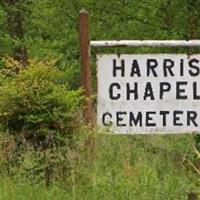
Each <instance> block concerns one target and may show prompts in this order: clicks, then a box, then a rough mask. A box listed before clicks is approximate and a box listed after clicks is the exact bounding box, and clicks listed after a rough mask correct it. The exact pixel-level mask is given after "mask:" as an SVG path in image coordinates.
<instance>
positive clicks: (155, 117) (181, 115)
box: [97, 54, 200, 134]
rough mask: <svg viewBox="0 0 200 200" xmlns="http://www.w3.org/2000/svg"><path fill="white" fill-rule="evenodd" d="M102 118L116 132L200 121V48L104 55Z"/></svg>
mask: <svg viewBox="0 0 200 200" xmlns="http://www.w3.org/2000/svg"><path fill="white" fill-rule="evenodd" d="M97 67H98V69H97V70H98V74H97V78H98V105H97V122H98V125H100V126H111V127H112V130H113V131H114V132H115V133H136V134H137V133H145V134H148V133H187V132H196V131H199V126H200V54H196V55H190V56H188V55H186V54H143V55H137V54H136V55H131V54H130V55H129V54H122V55H114V54H109V55H98V56H97Z"/></svg>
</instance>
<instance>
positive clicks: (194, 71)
mask: <svg viewBox="0 0 200 200" xmlns="http://www.w3.org/2000/svg"><path fill="white" fill-rule="evenodd" d="M188 64H189V67H190V68H191V69H190V70H189V74H190V75H191V76H198V75H199V73H200V69H199V66H198V64H199V60H198V59H196V58H193V59H191V60H190V61H189V63H188Z"/></svg>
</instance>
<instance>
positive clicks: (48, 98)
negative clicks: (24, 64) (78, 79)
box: [0, 62, 83, 142]
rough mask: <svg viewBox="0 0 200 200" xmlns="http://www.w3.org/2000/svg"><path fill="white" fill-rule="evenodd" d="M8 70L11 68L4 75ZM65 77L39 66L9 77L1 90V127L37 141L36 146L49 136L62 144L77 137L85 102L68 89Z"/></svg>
mask: <svg viewBox="0 0 200 200" xmlns="http://www.w3.org/2000/svg"><path fill="white" fill-rule="evenodd" d="M6 69H9V67H8V66H7V68H4V69H3V70H2V71H3V72H5V71H6ZM9 73H10V74H12V70H10V71H8V72H7V74H9ZM64 76H65V75H64V74H63V73H62V72H61V71H59V70H57V69H56V68H55V67H52V66H48V64H42V63H37V62H35V63H33V64H30V66H29V68H28V69H24V70H21V71H20V72H19V74H17V75H15V76H14V77H13V78H7V76H6V78H5V79H4V82H3V84H2V85H1V86H0V119H1V121H0V123H1V126H3V127H4V130H5V131H7V132H9V133H10V134H17V135H20V134H22V135H23V136H24V137H25V138H27V139H28V138H30V139H31V140H32V139H34V138H35V140H36V142H39V141H40V140H41V138H40V137H44V138H46V137H47V136H48V137H50V138H52V140H53V141H54V139H56V140H55V141H57V142H58V141H59V137H61V138H62V136H64V135H66V134H71V133H73V130H74V128H75V127H76V125H77V122H78V120H80V118H79V117H78V116H79V114H78V110H80V106H81V102H82V99H83V98H82V96H81V90H77V91H75V90H74V91H73V90H69V89H68V87H67V85H66V83H65V77H64ZM38 137H39V138H40V140H39V139H37V138H38ZM55 141H54V142H55ZM40 142H41V141H40Z"/></svg>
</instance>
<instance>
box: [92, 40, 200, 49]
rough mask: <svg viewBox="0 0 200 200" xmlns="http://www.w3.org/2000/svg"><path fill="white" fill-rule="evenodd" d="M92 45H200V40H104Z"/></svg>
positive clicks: (97, 46) (95, 46) (96, 46)
mask: <svg viewBox="0 0 200 200" xmlns="http://www.w3.org/2000/svg"><path fill="white" fill-rule="evenodd" d="M90 47H93V48H100V47H104V48H106V47H200V40H104V41H90Z"/></svg>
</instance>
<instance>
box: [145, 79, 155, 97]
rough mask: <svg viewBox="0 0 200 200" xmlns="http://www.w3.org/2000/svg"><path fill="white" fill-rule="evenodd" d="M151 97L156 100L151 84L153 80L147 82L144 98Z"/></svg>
mask: <svg viewBox="0 0 200 200" xmlns="http://www.w3.org/2000/svg"><path fill="white" fill-rule="evenodd" d="M148 97H150V99H151V100H154V99H155V98H154V95H153V89H152V86H151V82H147V84H146V88H145V92H144V100H146V99H147V98H148Z"/></svg>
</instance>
